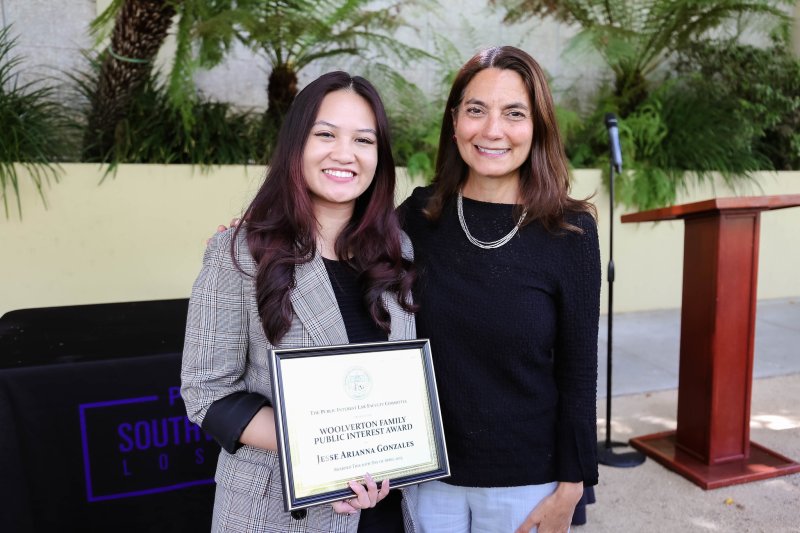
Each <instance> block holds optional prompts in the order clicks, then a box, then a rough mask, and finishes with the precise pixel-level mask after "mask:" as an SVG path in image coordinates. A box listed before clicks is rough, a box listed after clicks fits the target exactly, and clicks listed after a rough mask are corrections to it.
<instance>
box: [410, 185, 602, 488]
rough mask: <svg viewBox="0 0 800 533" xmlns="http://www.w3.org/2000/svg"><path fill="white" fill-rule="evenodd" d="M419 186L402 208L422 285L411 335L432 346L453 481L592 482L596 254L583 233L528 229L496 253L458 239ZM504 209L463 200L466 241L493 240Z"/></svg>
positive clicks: (588, 224) (451, 221) (580, 219)
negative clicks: (431, 216)
mask: <svg viewBox="0 0 800 533" xmlns="http://www.w3.org/2000/svg"><path fill="white" fill-rule="evenodd" d="M430 194H431V190H430V188H429V187H428V188H417V189H416V190H415V191H414V193H413V194H412V196H411V197H409V198H408V199H407V200H406V201H405V202H404V203H403V205H402V206H400V208H399V211H400V214H401V219H402V220H403V224H404V229H405V231H406V232H407V233H408V235H409V236H410V237H411V241H412V242H413V244H414V254H415V263H416V265H417V269H418V273H419V278H418V283H417V286H416V288H415V292H414V296H415V301H416V303H418V304H419V305H420V310H419V312H418V313H417V334H418V336H419V337H422V338H424V337H427V338H430V339H431V349H432V353H433V361H434V367H435V371H436V379H437V385H438V389H439V397H440V401H441V408H442V417H443V422H444V428H445V437H446V440H447V449H448V455H449V458H450V467H451V471H452V476H451V477H450V478H449V479H446V480H445V482H447V483H451V484H454V485H461V486H472V487H503V486H519V485H533V484H540V483H548V482H551V481H583V482H584V484H585V485H587V486H590V485H595V484H596V483H597V456H596V447H597V436H596V401H597V328H598V319H599V308H600V301H599V299H600V252H599V247H598V240H597V227H596V225H595V222H594V220H593V219H592V217H591V216H590V215H588V214H574V215H569V216H568V217H567V220H568V221H569V222H570V223H572V224H574V225H576V226H578V227H580V228H582V229H583V231H584V232H583V234H578V233H573V232H567V231H561V230H555V231H553V232H550V231H547V230H546V229H545V228H544V227H543V226H542V225H541V224H540V223H538V222H536V221H534V222H532V223H530V224H528V225H526V226H524V227H523V228H522V229H521V230H520V232H519V233H518V234H517V235H516V236H515V237H514V238H513V239H511V241H510V242H508V243H507V244H505V245H504V246H502V247H500V248H497V249H494V250H483V249H480V248H478V247H476V246H475V245H473V244H471V243H470V242H469V241H467V239H466V237H465V235H464V232H463V231H462V229H461V227H460V225H459V221H458V217H457V214H456V206H455V201H450V202H449V203H448V204H447V205H446V206H445V209H444V211H443V212H442V217H441V219H440V220H439V221H438V222H437V223H431V222H429V221H428V220H427V219H426V218H425V217H424V215H423V214H422V209H423V208H424V207H425V205H426V203H427V199H428V198H429V196H430ZM512 210H513V206H512V205H508V204H492V203H485V202H478V201H474V200H469V199H466V198H465V199H464V216H465V218H466V221H467V226H468V228H469V230H470V233H471V234H472V235H473V236H474V237H476V238H477V239H480V240H483V241H492V240H496V239H498V238H500V237H502V236H504V235H505V234H506V233H508V232H509V230H511V228H513V226H514V222H515V220H514V218H513V213H512Z"/></svg>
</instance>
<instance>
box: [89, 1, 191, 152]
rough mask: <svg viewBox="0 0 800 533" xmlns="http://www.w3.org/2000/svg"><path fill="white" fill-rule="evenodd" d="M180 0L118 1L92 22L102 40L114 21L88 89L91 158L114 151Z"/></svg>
mask: <svg viewBox="0 0 800 533" xmlns="http://www.w3.org/2000/svg"><path fill="white" fill-rule="evenodd" d="M179 1H180V0H175V1H174V2H173V1H166V2H165V1H164V0H113V1H112V2H111V4H109V6H108V7H107V8H106V9H105V10H104V11H103V13H101V14H100V15H99V16H98V17H97V19H95V20H94V22H93V23H92V26H91V30H92V32H93V33H94V35H95V37H96V38H97V39H98V41H99V40H101V39H102V38H103V37H105V35H106V33H107V31H106V28H107V27H108V26H109V25H110V23H111V21H114V25H113V30H112V31H111V39H110V43H109V44H108V46H107V47H106V48H105V49H104V50H103V51H102V52H101V54H100V56H99V58H98V67H97V69H98V75H97V76H95V77H92V78H91V80H92V82H93V84H94V85H93V86H88V85H87V86H84V87H83V89H84V92H85V93H86V96H87V97H88V100H89V104H90V105H89V109H88V114H87V115H88V116H87V125H86V128H85V131H84V138H83V139H84V141H83V142H84V148H83V152H84V157H85V158H86V159H88V160H97V159H101V160H102V159H103V158H104V154H106V153H107V152H109V151H110V150H114V149H115V146H114V142H115V140H116V130H117V129H118V127H119V123H120V121H122V120H125V116H126V114H127V113H128V111H129V108H130V106H131V102H132V101H133V99H134V97H135V96H136V95H137V93H138V92H139V91H140V90H141V88H142V86H143V85H144V84H145V83H146V82H147V80H148V78H149V77H150V74H151V71H152V61H153V59H155V56H156V54H157V53H158V50H159V49H160V48H161V45H162V44H163V42H164V38H165V37H166V35H167V30H168V29H169V27H170V25H171V24H172V17H173V16H174V15H175V3H176V2H179ZM187 125H188V121H187Z"/></svg>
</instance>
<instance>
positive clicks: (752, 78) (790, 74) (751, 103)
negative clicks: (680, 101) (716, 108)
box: [677, 41, 800, 170]
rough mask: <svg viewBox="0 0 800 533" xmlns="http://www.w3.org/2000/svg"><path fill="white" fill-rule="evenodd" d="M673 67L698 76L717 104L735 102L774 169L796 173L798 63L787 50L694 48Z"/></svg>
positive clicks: (799, 149)
mask: <svg viewBox="0 0 800 533" xmlns="http://www.w3.org/2000/svg"><path fill="white" fill-rule="evenodd" d="M677 68H678V71H679V72H681V73H683V74H684V75H685V74H692V73H696V74H697V75H698V79H699V80H701V81H700V85H701V86H702V87H703V90H705V91H707V92H708V94H710V95H713V98H714V99H715V100H722V101H738V103H739V105H738V106H737V108H736V109H735V111H734V112H735V113H736V114H737V115H738V116H739V117H740V118H741V120H742V121H743V122H744V124H745V126H746V127H747V128H748V129H749V130H750V133H751V135H752V143H753V146H754V149H755V151H756V152H757V153H758V154H760V155H761V156H762V157H764V158H766V159H768V160H769V161H770V166H771V167H772V168H774V169H775V170H797V169H800V60H798V59H797V58H796V57H794V56H792V54H791V52H790V51H789V50H788V49H787V47H786V46H785V45H782V44H780V43H775V44H774V45H773V46H771V47H770V48H766V49H762V48H756V47H754V46H747V45H741V44H737V43H735V42H729V41H715V42H706V43H698V44H696V45H694V46H693V47H691V48H690V49H688V50H685V51H684V52H683V53H682V54H681V57H680V60H679V62H678V67H677Z"/></svg>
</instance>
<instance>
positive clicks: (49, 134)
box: [0, 26, 69, 218]
mask: <svg viewBox="0 0 800 533" xmlns="http://www.w3.org/2000/svg"><path fill="white" fill-rule="evenodd" d="M15 44H16V39H14V38H13V37H12V36H11V34H10V27H8V26H6V27H3V28H2V29H0V124H2V127H1V128H0V194H2V198H3V208H4V210H5V214H6V218H8V216H9V205H8V204H9V197H10V196H11V195H12V194H13V195H14V197H15V198H16V204H17V213H18V214H19V216H20V217H21V216H22V201H21V199H20V192H19V175H18V174H17V167H16V166H15V163H18V164H19V165H21V166H22V167H23V168H25V169H26V170H27V172H28V174H29V175H30V177H31V179H32V180H33V183H34V185H35V187H36V190H37V192H38V193H39V197H40V198H41V199H42V202H43V203H45V205H47V204H46V200H45V195H44V186H45V185H47V184H49V183H50V180H51V179H52V180H53V181H58V177H59V169H58V167H57V163H56V162H57V161H59V160H61V159H62V158H64V157H65V156H66V154H67V153H68V152H69V144H68V142H67V141H66V135H64V132H63V126H64V117H65V115H64V110H63V109H62V108H61V107H60V106H59V105H58V104H57V103H56V102H55V100H54V99H53V90H52V88H50V87H46V86H41V85H39V84H37V83H34V82H31V83H25V84H22V85H20V84H18V81H17V76H18V69H19V67H20V66H21V64H22V62H23V58H21V57H20V56H15V55H13V50H14V46H15Z"/></svg>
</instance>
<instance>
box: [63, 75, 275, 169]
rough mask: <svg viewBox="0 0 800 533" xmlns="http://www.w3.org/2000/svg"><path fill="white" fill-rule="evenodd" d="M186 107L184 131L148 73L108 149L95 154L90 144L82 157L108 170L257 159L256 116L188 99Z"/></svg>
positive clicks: (179, 118)
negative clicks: (123, 165)
mask: <svg viewBox="0 0 800 533" xmlns="http://www.w3.org/2000/svg"><path fill="white" fill-rule="evenodd" d="M78 84H79V88H80V90H81V91H82V92H85V91H86V90H89V88H90V87H91V86H92V83H91V81H90V80H87V79H84V80H83V81H79V82H78ZM84 94H85V93H84ZM190 111H191V113H192V116H193V117H194V120H193V121H192V123H191V125H190V128H189V129H188V130H187V129H186V124H185V122H184V120H183V115H182V114H181V111H180V110H179V109H177V108H176V107H175V106H173V105H172V103H171V101H170V100H169V97H168V95H167V89H166V87H165V86H164V85H163V84H159V83H157V82H156V81H154V80H153V79H152V77H151V78H149V79H148V80H147V81H146V82H145V84H144V85H143V87H142V88H141V89H140V90H138V91H136V92H135V93H134V94H133V96H132V100H131V104H130V106H129V109H128V112H127V114H126V115H125V117H124V118H122V120H120V121H119V122H118V124H117V127H116V129H115V131H114V145H113V147H112V148H111V149H110V150H107V151H104V152H100V153H96V152H93V151H92V150H91V148H92V147H91V146H90V147H89V148H90V150H89V151H87V152H85V153H86V154H93V155H92V157H87V158H86V160H87V161H93V162H100V163H109V164H110V165H111V166H112V168H113V166H115V165H117V164H119V163H184V164H196V165H204V166H205V165H225V164H247V163H251V162H254V161H255V160H257V159H258V158H259V156H260V153H259V147H260V144H259V143H258V142H257V139H256V131H257V127H258V117H257V116H256V115H253V114H248V113H242V112H237V111H235V110H234V109H233V108H232V107H231V106H230V105H229V104H225V103H218V102H202V101H199V100H193V103H192V104H191V108H190Z"/></svg>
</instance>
